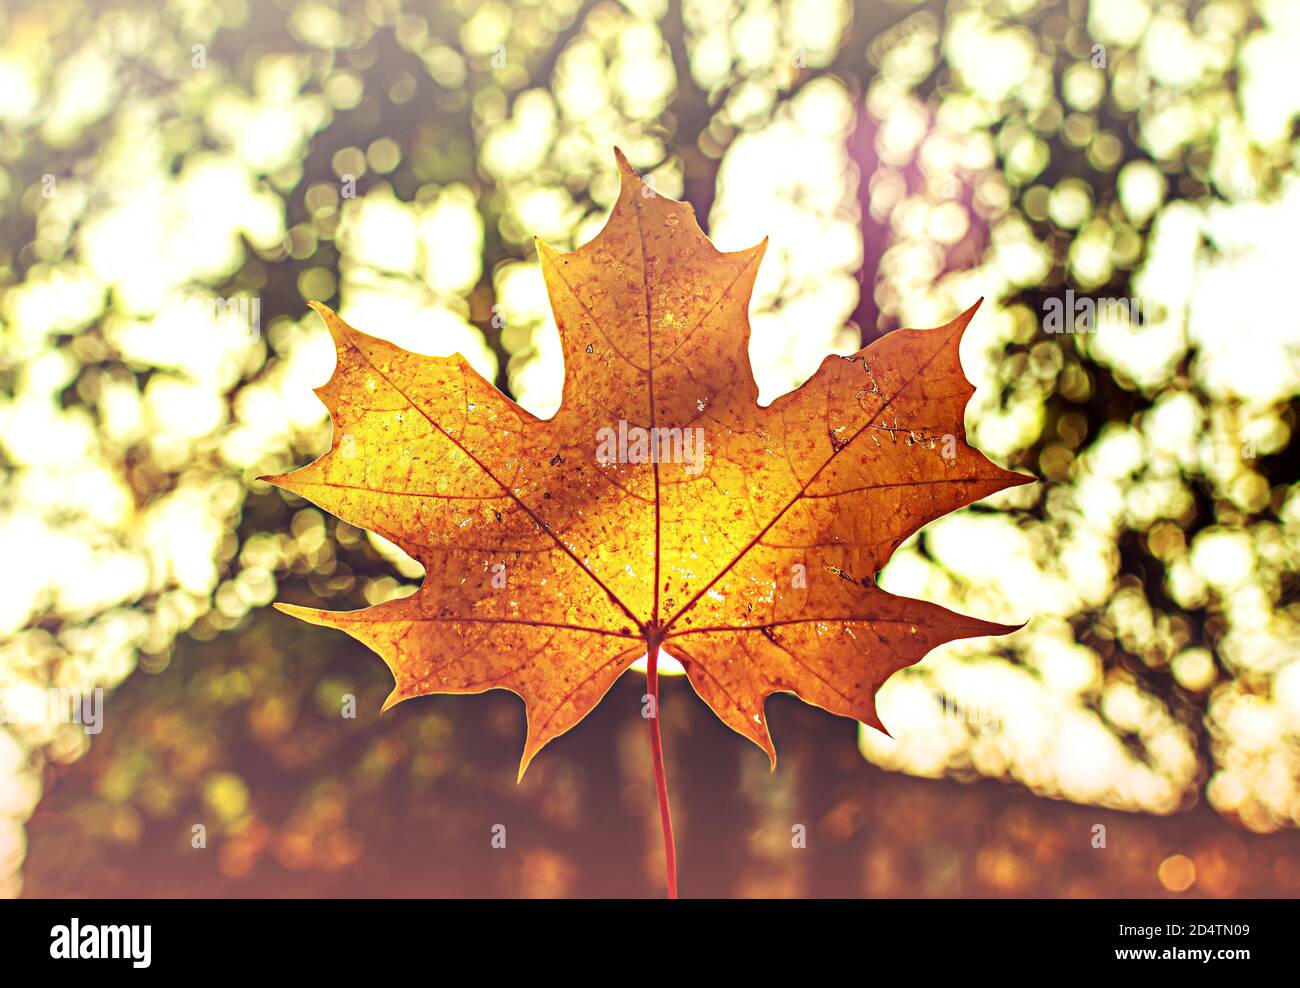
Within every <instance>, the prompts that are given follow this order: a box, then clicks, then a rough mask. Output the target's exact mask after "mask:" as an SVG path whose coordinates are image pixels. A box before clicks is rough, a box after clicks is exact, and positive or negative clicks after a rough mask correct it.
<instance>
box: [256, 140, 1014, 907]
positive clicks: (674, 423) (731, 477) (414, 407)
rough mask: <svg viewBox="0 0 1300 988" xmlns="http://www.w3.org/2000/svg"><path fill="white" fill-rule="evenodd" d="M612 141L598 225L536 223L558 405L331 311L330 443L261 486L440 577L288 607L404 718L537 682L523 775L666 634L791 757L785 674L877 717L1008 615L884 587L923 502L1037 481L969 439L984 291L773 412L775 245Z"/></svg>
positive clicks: (742, 715) (924, 508) (814, 699)
mask: <svg viewBox="0 0 1300 988" xmlns="http://www.w3.org/2000/svg"><path fill="white" fill-rule="evenodd" d="M616 154H617V152H616ZM617 158H618V164H619V168H620V171H621V176H622V187H621V191H620V194H619V198H618V202H617V203H616V205H615V206H614V210H613V214H612V215H611V216H610V219H609V222H608V223H607V224H606V226H605V228H604V229H603V230H602V231H601V232H600V234H599V235H598V236H597V237H596V238H595V239H594V240H592V241H591V242H590V243H588V244H586V245H585V246H583V247H581V248H579V249H578V250H576V251H573V252H572V253H568V254H561V253H558V252H556V251H554V250H552V249H551V248H549V247H547V246H546V245H544V244H541V243H540V242H539V243H538V250H539V253H540V257H541V265H542V270H543V272H544V274H545V279H546V285H547V289H548V291H549V294H550V298H551V304H552V307H553V309H554V312H555V318H556V322H557V324H558V326H559V331H560V338H561V340H562V341H563V351H564V366H565V378H564V392H563V401H562V403H561V405H560V408H559V411H558V412H557V413H556V414H555V416H554V417H553V418H551V419H547V420H542V419H538V418H537V417H535V416H533V415H531V414H529V413H528V412H527V411H525V410H524V409H523V408H521V407H520V406H519V405H517V404H515V403H514V402H512V401H511V400H510V399H509V398H507V397H506V396H505V395H503V394H501V392H499V391H498V390H497V389H496V388H495V387H494V386H493V385H492V384H490V383H489V382H487V381H486V380H484V379H483V378H482V377H481V376H480V375H479V374H477V373H476V372H475V371H474V370H473V369H472V368H471V367H470V366H469V364H468V363H467V362H466V361H465V359H464V358H463V357H461V356H460V355H459V354H457V355H454V356H451V357H428V356H419V355H416V354H412V353H408V352H406V351H404V350H402V349H400V348H398V347H396V346H394V345H393V344H391V343H387V342H385V341H383V340H380V339H376V338H374V337H371V336H367V335H365V334H363V333H360V332H358V331H356V330H355V329H353V328H352V327H350V326H348V325H347V324H346V323H344V322H343V320H342V319H340V318H339V317H338V316H337V315H336V314H335V313H333V312H331V311H330V310H329V309H327V308H326V307H325V306H323V305H319V304H315V303H313V307H314V308H315V309H316V311H317V312H319V313H320V315H321V317H322V318H323V319H324V320H325V324H326V325H327V326H328V327H329V331H330V333H331V335H332V336H333V338H334V343H335V347H336V349H337V357H338V364H337V368H336V370H335V372H334V374H333V376H332V377H331V379H330V380H329V382H328V383H327V384H326V385H325V386H324V387H322V388H320V389H318V391H317V393H318V394H319V395H320V396H321V398H322V399H323V400H324V402H325V404H326V405H327V406H328V408H329V411H330V415H331V417H332V419H333V423H334V440H333V447H332V448H331V450H330V452H329V453H327V454H325V455H324V456H322V457H321V458H320V459H318V460H316V461H315V462H314V463H312V464H310V465H309V466H306V467H303V468H302V469H300V470H296V471H294V472H292V473H288V474H283V475H279V476H275V477H268V478H265V479H267V480H269V481H270V482H272V483H274V484H277V485H279V486H280V487H284V488H286V489H288V490H291V491H294V492H295V493H297V494H300V495H302V496H303V497H305V498H307V499H308V500H310V501H313V502H315V503H316V504H318V505H319V506H320V507H322V508H324V509H325V510H327V511H329V512H331V513H333V514H335V515H337V516H338V517H340V518H342V519H343V520H345V521H347V522H349V523H350V524H352V525H355V526H357V527H360V528H366V529H370V530H371V531H374V532H376V533H378V534H380V535H382V536H383V537H384V538H386V539H389V540H390V541H392V542H394V543H396V544H397V545H399V546H401V547H402V549H404V550H405V551H406V552H407V553H409V554H410V555H411V556H412V557H414V558H415V559H416V560H418V561H419V562H420V563H421V564H423V566H424V568H425V571H426V576H425V579H424V582H423V584H422V585H421V587H420V589H419V590H418V591H417V592H416V593H414V594H413V595H411V596H409V597H405V598H402V599H399V600H391V601H388V602H387V603H383V604H380V605H378V606H375V607H368V608H365V609H363V610H359V611H348V612H332V611H322V610H318V609H315V608H310V607H299V606H294V605H288V604H277V605H276V606H277V607H279V608H280V609H281V610H283V611H285V612H287V613H289V614H292V615H295V616H297V617H300V618H302V619H304V620H306V621H310V622H312V623H314V624H320V625H325V626H327V627H332V628H340V629H342V630H343V631H346V632H347V633H348V634H349V635H351V636H352V637H354V638H356V639H358V640H359V641H361V642H364V643H365V644H366V645H368V646H369V647H370V648H372V649H373V650H374V651H376V652H378V653H379V655H380V656H382V657H383V659H384V661H385V662H386V663H387V664H388V667H389V668H390V669H391V670H392V673H393V676H394V678H395V680H396V686H395V688H394V689H393V692H392V694H391V695H390V696H389V698H388V701H387V703H386V704H385V706H384V709H385V710H386V709H388V708H389V707H391V706H392V705H393V704H395V703H398V702H400V701H402V700H406V699H409V698H411V697H415V696H423V695H426V694H431V693H481V692H483V691H485V690H490V689H507V690H511V691H513V692H515V693H517V694H518V695H519V696H520V697H522V698H523V700H524V703H525V706H526V709H527V720H528V735H527V740H526V742H525V745H524V751H523V758H522V760H521V763H520V767H519V774H520V777H522V776H523V773H524V770H525V769H526V768H527V766H528V763H529V762H530V761H531V760H532V758H533V756H534V755H536V754H537V752H538V751H539V750H540V749H541V748H542V747H543V746H544V745H545V744H546V743H547V742H548V741H550V740H551V739H552V738H555V737H556V736H558V735H560V734H563V733H564V732H565V731H567V730H569V729H570V728H572V727H573V726H574V725H576V724H577V723H578V722H579V721H580V720H582V718H583V717H584V716H586V715H587V713H588V712H589V711H590V710H591V709H592V708H593V707H594V706H595V705H596V703H597V702H599V700H600V699H601V697H602V696H603V695H604V694H605V692H606V691H607V690H609V688H610V687H611V686H612V685H613V683H614V681H615V680H616V679H618V677H619V675H621V674H622V673H623V671H624V670H625V669H627V667H628V666H629V665H631V664H632V663H633V662H634V661H636V660H637V659H638V658H640V657H641V656H642V655H644V654H647V653H649V654H650V655H651V657H652V669H653V659H654V658H656V657H657V651H656V650H657V649H658V648H662V649H663V650H664V651H665V652H667V653H668V654H669V655H671V656H672V657H673V658H675V659H677V660H678V661H679V662H680V663H681V664H682V665H683V666H684V667H685V670H686V673H687V675H688V677H689V679H690V683H691V685H692V686H693V687H694V688H695V690H696V692H697V693H698V694H699V695H700V697H701V698H702V699H703V700H704V702H705V703H707V704H708V705H709V707H710V708H711V709H712V710H713V711H714V713H716V714H717V715H718V716H719V717H720V718H721V719H722V720H723V721H724V722H725V723H726V724H727V725H728V726H729V727H731V728H733V729H734V730H736V731H737V732H739V733H740V734H743V735H744V736H745V737H747V738H749V739H750V740H751V741H753V742H754V743H755V744H757V745H759V746H760V747H761V748H762V749H763V750H764V751H766V752H767V753H768V755H769V757H770V758H771V759H772V764H773V766H775V762H776V752H775V748H774V746H773V744H772V739H771V736H770V735H769V733H768V728H767V723H766V719H765V716H764V705H765V702H766V699H767V697H768V696H769V695H771V694H772V693H775V692H778V691H788V692H792V693H794V694H795V695H797V696H798V697H800V698H801V699H803V700H804V701H806V702H808V703H811V704H814V705H816V706H818V707H821V708H823V709H825V710H828V711H830V712H831V713H835V714H841V715H844V716H847V717H853V718H855V719H857V720H859V721H861V722H862V723H864V724H868V725H870V726H872V727H875V728H877V729H880V730H884V727H883V725H882V724H881V722H880V719H879V717H878V716H877V715H876V709H875V703H874V696H875V693H876V691H877V690H878V689H879V687H880V685H881V684H882V683H883V682H884V681H885V680H886V679H887V678H888V677H889V676H890V675H891V674H892V673H894V672H896V671H897V670H899V669H902V668H904V667H906V666H909V665H911V664H913V663H915V662H917V661H919V660H920V659H921V658H922V657H923V656H924V655H925V654H926V653H927V652H928V651H930V649H932V648H934V647H935V646H937V645H940V644H943V643H944V642H948V641H952V640H954V639H957V638H968V637H973V636H978V635H998V634H1005V633H1007V632H1009V631H1012V630H1015V629H1014V628H1012V627H1008V626H1006V625H1001V624H993V623H990V622H988V621H981V620H978V619H976V618H971V617H965V616H962V615H960V614H956V613H954V612H952V611H950V610H947V609H945V608H943V607H939V606H937V605H935V604H931V603H927V602H924V601H918V600H910V599H906V598H902V597H897V596H894V595H892V594H889V593H886V592H885V591H883V590H881V589H880V588H879V587H877V586H876V584H875V577H876V574H877V572H878V571H879V570H880V569H881V568H882V567H883V566H884V564H885V562H886V560H887V559H888V558H889V556H890V554H891V553H892V552H893V551H894V549H895V548H897V546H898V545H899V543H901V542H902V541H903V540H904V539H906V538H907V537H908V536H909V535H911V534H912V533H913V532H915V531H916V530H917V529H919V528H920V527H921V526H922V525H924V524H925V523H926V522H928V521H930V520H931V519H934V518H936V517H938V516H940V515H942V514H945V513H947V512H949V511H952V510H954V509H956V508H959V507H961V506H963V505H966V504H969V503H971V502H972V501H975V500H978V499H979V498H982V497H985V496H986V495H989V494H992V493H994V492H995V491H999V490H1002V489H1003V488H1006V487H1009V486H1012V485H1015V484H1023V483H1027V482H1029V481H1031V480H1032V479H1033V478H1031V477H1025V476H1022V475H1019V474H1015V473H1011V472H1008V471H1006V470H1003V469H1001V468H999V467H997V466H995V465H994V464H993V463H991V462H990V461H989V460H988V459H986V458H985V457H984V456H983V455H982V454H981V453H979V452H978V451H976V450H975V449H973V448H971V447H970V446H969V445H967V443H966V434H965V428H964V426H963V415H964V412H965V408H966V403H967V401H968V400H969V398H970V397H971V395H972V394H973V393H974V388H973V387H972V386H971V385H970V384H969V383H968V382H967V381H966V378H965V376H964V375H963V374H962V370H961V363H960V359H959V357H958V344H959V343H960V340H961V336H962V332H963V330H964V329H965V327H966V325H967V323H968V322H969V321H970V319H971V317H972V315H973V314H974V312H975V308H971V309H970V310H969V311H967V312H965V313H964V314H962V315H961V316H959V317H958V318H957V319H955V320H953V321H952V322H950V323H949V324H948V325H946V326H943V327H941V328H939V329H932V330H910V329H905V330H897V331H895V332H891V333H889V334H887V335H886V336H884V337H882V338H881V339H879V340H877V341H876V342H875V343H873V344H872V345H871V346H869V347H867V348H865V349H863V350H861V351H860V352H858V353H856V354H854V355H853V356H850V357H839V356H830V357H827V358H826V359H825V361H823V363H822V365H821V367H820V368H819V369H818V370H817V372H816V373H815V374H814V375H813V376H812V378H811V379H810V380H808V381H807V383H805V384H804V385H803V386H802V387H800V388H799V389H798V390H796V391H794V392H792V393H790V394H787V395H784V396H783V397H781V398H778V399H777V400H776V401H775V402H773V403H772V404H771V405H769V406H767V407H761V406H760V405H759V404H758V400H757V399H758V389H757V386H756V385H755V383H754V378H753V374H752V373H751V370H750V366H749V356H748V346H749V321H748V318H747V315H746V312H747V308H748V304H749V297H750V293H751V290H752V288H753V285H754V278H755V275H756V273H757V271H758V265H759V262H760V260H761V258H762V256H763V251H764V248H765V246H766V241H764V243H763V244H760V245H758V246H756V247H752V248H750V249H748V250H741V251H736V252H734V253H720V252H718V251H717V250H716V249H715V248H714V247H713V245H712V244H711V243H710V242H709V240H708V239H707V238H706V237H705V235H704V233H703V232H702V231H701V230H700V228H699V225H698V224H697V223H696V221H695V216H694V212H693V211H692V209H691V207H690V206H689V205H687V204H684V203H680V202H676V201H673V200H671V199H667V198H664V197H663V196H660V195H657V194H655V193H654V192H653V191H652V190H651V189H650V188H649V187H648V186H646V185H643V183H642V182H641V180H640V178H639V177H638V175H637V174H636V172H635V171H633V170H632V168H631V167H630V166H629V165H628V163H627V161H626V160H625V159H624V158H623V156H622V155H621V154H617ZM976 307H977V306H976ZM344 443H346V448H342V449H341V448H340V447H341V445H342V444H344ZM652 675H653V673H652ZM657 740H658V739H657V735H656V737H655V741H656V752H655V753H656V757H657V758H658V755H659V752H658V747H657ZM656 767H658V766H656ZM664 812H665V814H666V809H665V811H664ZM667 829H668V827H667V821H666V816H665V830H666V831H667ZM670 883H671V878H670Z"/></svg>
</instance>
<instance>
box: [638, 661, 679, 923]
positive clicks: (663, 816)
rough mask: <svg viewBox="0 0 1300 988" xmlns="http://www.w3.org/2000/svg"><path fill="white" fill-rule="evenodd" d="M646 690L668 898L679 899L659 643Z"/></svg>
mask: <svg viewBox="0 0 1300 988" xmlns="http://www.w3.org/2000/svg"><path fill="white" fill-rule="evenodd" d="M645 681H646V689H647V690H648V691H649V693H650V702H651V707H650V709H651V711H652V716H650V717H649V718H648V720H649V723H650V758H651V760H652V761H653V762H654V769H655V794H656V795H657V796H658V797H659V823H660V824H661V825H662V826H663V831H664V877H665V879H666V881H667V884H668V898H670V899H676V898H677V845H676V843H675V842H674V841H673V814H672V811H671V810H670V809H669V808H668V782H667V780H666V779H665V777H664V743H663V738H662V737H661V735H660V733H659V643H658V642H651V643H650V648H649V650H648V651H647V652H646V667H645Z"/></svg>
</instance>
